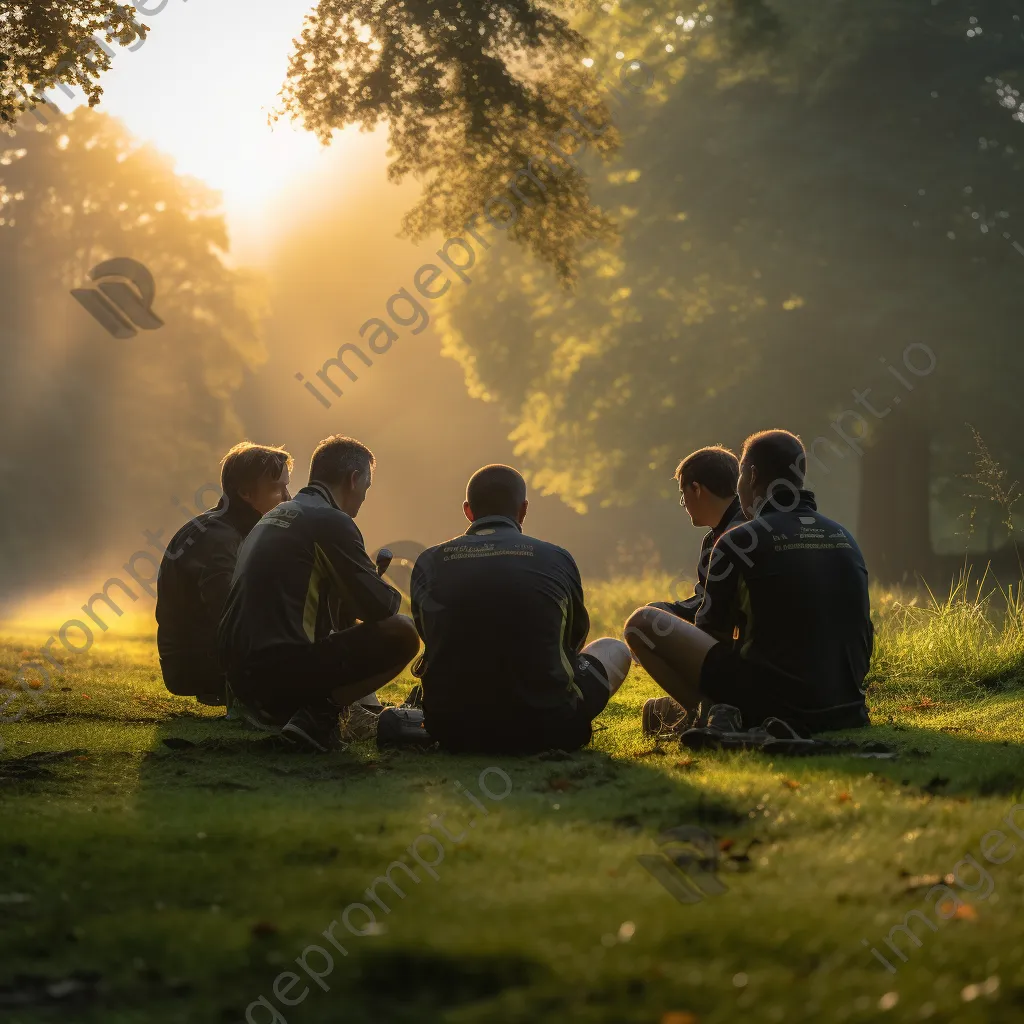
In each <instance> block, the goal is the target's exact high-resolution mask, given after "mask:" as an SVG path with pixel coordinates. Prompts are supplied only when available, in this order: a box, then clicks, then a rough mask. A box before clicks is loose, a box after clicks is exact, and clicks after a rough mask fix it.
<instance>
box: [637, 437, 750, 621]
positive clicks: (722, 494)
mask: <svg viewBox="0 0 1024 1024" xmlns="http://www.w3.org/2000/svg"><path fill="white" fill-rule="evenodd" d="M739 475H740V464H739V460H738V459H737V458H736V456H735V455H733V453H732V452H731V451H729V449H728V448H722V447H721V446H720V445H713V446H711V447H710V448H700V449H698V450H697V451H695V452H694V453H693V454H692V455H687V456H686V458H685V459H683V461H682V462H680V463H679V465H678V466H677V467H676V473H675V478H676V480H677V481H678V482H679V504H680V505H682V506H683V508H685V509H686V511H687V513H688V514H689V516H690V522H691V523H693V525H694V526H704V527H707V528H708V532H707V533H706V534H705V535H704V539H703V540H702V541H701V543H700V558H699V559H698V561H697V583H696V585H695V586H694V593H693V597H688V598H687V599H686V600H685V601H652V602H651V603H650V607H652V608H661V609H662V610H663V611H666V612H671V613H672V614H673V615H678V616H679V618H681V619H685V620H686V621H687V622H693V620H694V617H695V616H696V614H697V609H698V608H700V603H701V601H703V600H704V588H705V587H706V586H707V582H708V580H707V575H708V562H709V561H710V559H711V552H712V550H713V549H714V546H715V543H716V542H717V540H718V538H719V537H721V536H722V534H723V533H725V531H726V530H728V529H729V528H730V527H732V526H736V525H738V524H739V523H745V522H746V521H747V517H746V516H745V515H744V514H743V509H742V508H741V507H740V500H739V498H737V497H736V482H737V480H739Z"/></svg>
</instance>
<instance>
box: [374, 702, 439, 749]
mask: <svg viewBox="0 0 1024 1024" xmlns="http://www.w3.org/2000/svg"><path fill="white" fill-rule="evenodd" d="M433 742H434V741H433V740H432V739H431V738H430V734H429V733H428V732H427V730H426V727H425V724H424V720H423V712H422V711H421V710H420V709H419V708H407V707H401V708H385V709H384V710H383V711H382V712H381V713H380V715H379V716H378V718H377V749H378V750H384V749H385V748H386V747H406V746H413V747H428V746H430V744H432V743H433Z"/></svg>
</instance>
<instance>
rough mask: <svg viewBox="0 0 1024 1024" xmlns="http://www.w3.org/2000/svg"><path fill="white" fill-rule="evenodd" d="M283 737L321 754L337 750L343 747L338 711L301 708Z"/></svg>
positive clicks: (289, 723) (289, 722)
mask: <svg viewBox="0 0 1024 1024" xmlns="http://www.w3.org/2000/svg"><path fill="white" fill-rule="evenodd" d="M281 735H282V736H284V737H285V738H286V739H288V740H292V741H294V742H297V743H301V744H303V745H305V746H307V747H310V748H311V749H313V750H316V751H318V752H319V753H321V754H326V753H327V752H328V751H331V750H337V749H338V748H339V747H341V745H342V744H341V733H340V730H339V728H338V712H337V709H330V708H324V709H320V708H316V709H314V708H299V710H298V711H296V712H295V714H294V715H292V717H291V718H289V719H288V722H287V724H286V725H285V726H284V728H283V729H282V730H281Z"/></svg>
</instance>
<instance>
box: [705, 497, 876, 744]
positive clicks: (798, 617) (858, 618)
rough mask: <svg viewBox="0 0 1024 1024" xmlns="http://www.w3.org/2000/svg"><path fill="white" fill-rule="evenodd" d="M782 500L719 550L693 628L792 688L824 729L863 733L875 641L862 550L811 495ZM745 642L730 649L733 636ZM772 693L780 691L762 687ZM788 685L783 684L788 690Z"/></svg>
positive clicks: (736, 530)
mask: <svg viewBox="0 0 1024 1024" xmlns="http://www.w3.org/2000/svg"><path fill="white" fill-rule="evenodd" d="M794 500H796V496H795V495H793V494H792V492H791V491H788V490H787V489H786V488H780V489H779V490H776V491H775V492H774V493H773V495H772V497H771V498H769V500H768V501H767V502H766V503H765V506H764V507H763V508H762V509H761V511H760V513H759V514H758V515H757V516H756V517H755V518H754V519H752V520H751V521H750V522H748V523H745V524H744V525H740V526H734V527H733V528H732V529H731V530H727V531H726V532H725V533H724V534H723V535H722V536H721V537H720V538H719V540H718V543H717V544H715V547H714V550H713V552H712V555H711V559H710V564H709V567H708V572H707V585H706V590H705V593H704V600H703V602H702V603H701V606H700V610H699V611H698V612H697V620H696V624H697V626H699V627H700V628H701V629H703V630H704V631H705V632H707V633H710V634H711V635H712V636H715V637H717V638H718V639H719V640H720V641H722V642H725V643H734V644H735V645H736V648H737V649H738V651H739V653H740V654H741V656H742V657H744V658H746V659H749V660H750V661H753V662H757V663H760V664H762V665H766V666H770V667H771V668H773V669H774V670H775V673H767V674H766V679H775V678H780V679H783V680H784V679H785V678H786V677H787V676H788V677H789V678H791V679H793V680H794V681H795V682H796V684H797V686H795V687H794V689H795V690H796V689H799V691H800V692H801V693H803V694H806V693H807V692H808V691H810V693H811V694H812V697H813V704H809V703H808V702H807V701H805V700H803V699H802V700H801V706H804V707H807V708H808V710H810V711H812V712H817V715H815V716H814V717H813V718H812V719H811V721H814V722H816V727H817V728H819V729H842V728H852V727H854V726H858V725H866V724H867V721H868V719H867V710H866V708H865V706H864V694H863V692H862V691H861V685H862V684H863V682H864V677H865V675H866V674H867V671H868V663H869V661H870V660H871V648H872V643H873V635H874V631H873V628H872V625H871V612H870V606H869V599H868V572H867V568H866V567H865V565H864V559H863V557H862V555H861V553H860V549H859V548H858V547H857V542H856V541H855V540H854V539H853V537H852V536H851V535H850V534H849V532H847V531H846V530H845V529H844V528H843V527H842V526H840V525H839V524H838V523H835V522H833V521H832V520H831V519H827V518H826V517H825V516H823V515H822V514H821V513H820V512H818V510H817V506H816V505H815V502H814V495H813V494H812V493H811V492H810V491H800V492H799V499H798V500H797V504H796V507H795V508H793V509H792V511H788V512H787V511H780V506H781V507H782V508H786V507H787V506H789V505H792V504H793V502H794ZM736 629H738V631H739V639H738V640H736V641H733V639H732V638H733V635H734V630H736ZM766 685H775V684H774V683H766ZM782 685H784V684H782Z"/></svg>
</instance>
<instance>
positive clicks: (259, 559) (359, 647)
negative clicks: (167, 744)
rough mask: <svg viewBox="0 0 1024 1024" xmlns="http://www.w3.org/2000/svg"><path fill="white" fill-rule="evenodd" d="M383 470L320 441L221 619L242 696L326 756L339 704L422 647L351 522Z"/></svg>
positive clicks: (262, 530) (347, 448)
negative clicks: (304, 481) (305, 481)
mask: <svg viewBox="0 0 1024 1024" xmlns="http://www.w3.org/2000/svg"><path fill="white" fill-rule="evenodd" d="M375 465H376V460H375V459H374V457H373V455H372V453H371V452H370V450H369V449H368V448H367V447H366V446H365V445H363V444H360V443H359V442H358V441H355V440H353V439H352V438H350V437H342V436H340V435H339V436H336V437H329V438H327V439H326V440H324V441H321V442H320V444H319V445H317V448H316V451H314V452H313V459H312V461H311V463H310V466H309V485H308V486H306V487H303V488H302V490H300V491H299V492H298V494H296V495H295V498H294V499H292V500H291V501H286V502H285V503H284V504H282V505H279V506H278V507H277V508H276V509H274V511H273V512H272V513H270V514H269V515H266V516H264V517H263V519H262V520H261V521H260V522H259V523H258V524H257V525H256V527H255V528H254V529H253V531H252V532H251V533H250V534H249V537H248V538H247V540H246V542H245V543H244V544H243V545H242V550H241V551H240V552H239V556H238V565H237V567H236V569H235V577H234V580H233V581H232V584H231V591H230V593H229V594H228V599H227V604H226V606H225V609H224V617H223V619H222V620H221V624H220V650H221V655H222V658H223V661H224V665H225V667H226V668H227V673H228V680H229V681H230V683H231V687H232V689H233V690H234V692H235V693H236V694H237V696H238V697H239V698H240V699H241V700H242V701H243V702H244V703H245V704H246V706H247V707H248V708H249V709H250V712H251V711H255V712H256V713H257V714H258V715H260V716H262V717H263V718H269V719H270V720H271V721H273V722H274V723H277V724H282V725H283V728H282V729H281V732H282V735H284V736H285V737H287V738H289V739H292V740H294V741H297V742H300V743H302V744H304V745H305V746H308V747H310V748H312V749H314V750H318V751H327V750H330V749H332V748H334V747H336V746H337V745H338V743H339V742H340V736H339V722H338V716H339V712H340V711H341V710H342V708H344V707H346V706H348V705H350V704H352V703H353V702H354V701H356V700H357V699H358V698H359V697H360V696H361V695H363V694H365V693H366V692H367V691H368V690H371V691H372V690H376V689H377V688H378V687H380V686H383V685H384V684H385V683H387V682H390V680H392V679H394V678H395V676H397V675H398V673H399V672H401V671H402V669H403V668H404V667H405V666H406V665H407V664H408V663H409V661H411V660H412V658H413V657H414V656H415V654H416V652H417V650H418V649H419V637H418V636H417V635H416V627H415V626H414V625H413V623H412V620H411V619H409V618H407V617H406V616H404V615H398V614H397V612H398V608H399V606H400V604H401V600H402V599H401V595H400V594H399V593H398V591H397V590H395V589H394V588H393V587H390V586H388V584H387V583H385V582H384V580H383V579H382V578H381V577H380V576H379V575H378V573H377V569H376V567H375V566H374V564H373V562H372V561H371V560H370V557H369V555H367V553H366V548H365V547H364V545H363V535H362V534H361V533H360V531H359V527H358V526H356V524H355V522H354V521H353V520H354V519H355V516H356V515H357V514H358V512H359V509H360V508H361V507H362V504H363V501H364V499H365V498H366V492H367V490H368V489H369V487H370V483H371V480H372V475H373V468H374V466H375ZM357 619H358V620H361V621H360V623H359V625H353V623H355V622H356V620H357Z"/></svg>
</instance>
